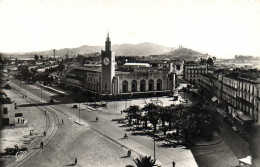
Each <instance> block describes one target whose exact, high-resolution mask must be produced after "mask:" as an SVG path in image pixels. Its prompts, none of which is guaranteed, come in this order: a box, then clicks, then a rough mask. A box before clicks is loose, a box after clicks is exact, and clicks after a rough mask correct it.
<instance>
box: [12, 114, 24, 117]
mask: <svg viewBox="0 0 260 167" xmlns="http://www.w3.org/2000/svg"><path fill="white" fill-rule="evenodd" d="M14 116H15V117H22V116H23V113H15V114H14Z"/></svg>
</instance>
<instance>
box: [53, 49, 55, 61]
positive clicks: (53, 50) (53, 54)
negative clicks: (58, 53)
mask: <svg viewBox="0 0 260 167" xmlns="http://www.w3.org/2000/svg"><path fill="white" fill-rule="evenodd" d="M53 55H54V60H55V49H53Z"/></svg>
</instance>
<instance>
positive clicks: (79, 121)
mask: <svg viewBox="0 0 260 167" xmlns="http://www.w3.org/2000/svg"><path fill="white" fill-rule="evenodd" d="M79 123H80V102H79Z"/></svg>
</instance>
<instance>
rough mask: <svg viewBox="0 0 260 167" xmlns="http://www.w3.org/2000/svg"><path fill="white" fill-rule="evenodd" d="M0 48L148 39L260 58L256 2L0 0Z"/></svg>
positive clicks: (15, 49)
mask: <svg viewBox="0 0 260 167" xmlns="http://www.w3.org/2000/svg"><path fill="white" fill-rule="evenodd" d="M0 25H1V26H0V52H9V53H15V52H30V51H43V50H49V49H61V48H73V47H79V46H82V45H91V46H103V45H104V44H105V38H106V35H107V32H108V31H109V33H110V37H111V41H112V44H123V43H131V44H137V43H142V42H153V43H157V44H160V45H164V46H169V47H173V48H177V47H178V46H179V45H182V46H183V47H186V48H191V49H193V50H196V51H201V52H203V53H208V54H209V55H212V56H217V57H220V58H232V57H234V55H252V56H259V57H260V1H258V0H254V1H249V0H248V1H245V0H237V1H236V0H230V1H224V0H218V1H214V0H208V1H207V0H0Z"/></svg>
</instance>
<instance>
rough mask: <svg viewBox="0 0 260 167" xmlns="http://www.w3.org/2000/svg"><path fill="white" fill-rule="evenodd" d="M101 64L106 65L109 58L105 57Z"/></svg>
mask: <svg viewBox="0 0 260 167" xmlns="http://www.w3.org/2000/svg"><path fill="white" fill-rule="evenodd" d="M103 63H104V64H105V65H108V64H109V58H108V57H105V58H104V60H103Z"/></svg>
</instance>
